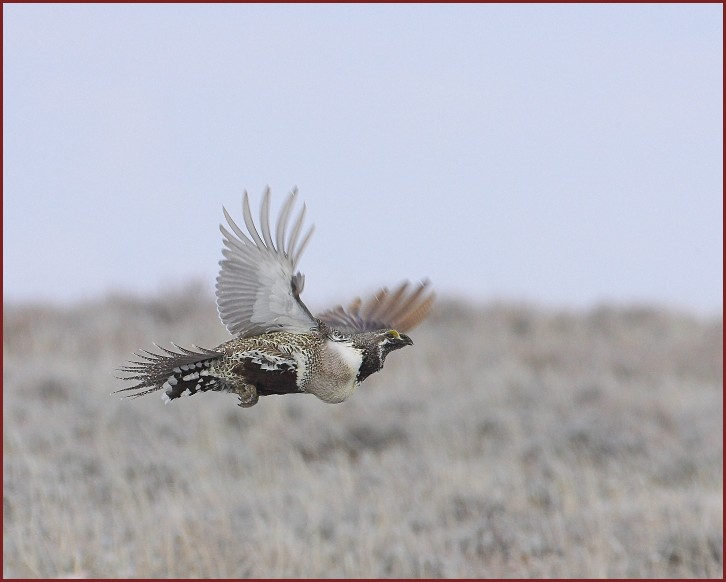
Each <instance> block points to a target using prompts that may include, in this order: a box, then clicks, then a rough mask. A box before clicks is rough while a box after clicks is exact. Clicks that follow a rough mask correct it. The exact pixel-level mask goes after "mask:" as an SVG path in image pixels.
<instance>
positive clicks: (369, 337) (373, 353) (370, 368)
mask: <svg viewBox="0 0 726 582" xmlns="http://www.w3.org/2000/svg"><path fill="white" fill-rule="evenodd" d="M352 343H353V345H354V347H356V348H358V349H360V350H361V351H362V352H363V363H362V365H361V367H360V370H359V372H358V378H357V380H358V382H362V381H363V380H365V379H366V378H367V377H368V376H370V375H371V374H373V373H375V372H378V371H379V370H380V369H382V368H383V364H384V363H385V361H386V356H387V355H388V354H389V353H391V352H392V351H394V350H399V349H401V348H403V347H405V346H412V345H413V340H411V338H410V337H408V336H407V335H406V334H404V333H399V332H398V331H396V330H395V329H380V330H377V331H370V332H364V333H359V334H355V335H353V337H352Z"/></svg>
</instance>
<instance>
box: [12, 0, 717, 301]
mask: <svg viewBox="0 0 726 582" xmlns="http://www.w3.org/2000/svg"><path fill="white" fill-rule="evenodd" d="M3 13H4V17H5V18H4V29H3V32H4V34H3V48H4V52H3V55H4V56H3V64H4V67H3V80H4V108H3V121H4V133H3V140H4V150H3V155H4V162H5V164H4V168H5V171H4V174H3V186H4V200H3V207H4V218H3V242H4V246H3V274H4V285H3V292H4V297H5V298H6V299H11V300H18V301H20V300H39V299H43V300H53V301H56V302H57V301H63V302H68V301H73V300H76V299H81V298H89V297H97V296H99V295H100V294H102V293H104V292H108V291H110V290H127V291H130V292H155V291H160V290H163V289H165V288H167V287H168V286H169V285H170V284H173V283H180V282H184V281H186V280H188V279H189V278H198V279H199V280H200V281H201V282H203V284H204V285H205V286H206V287H207V289H209V290H210V291H211V290H212V289H213V284H214V278H215V277H216V273H217V262H218V260H219V259H220V258H221V236H220V234H219V231H218V229H217V225H218V224H219V223H220V222H221V221H222V218H223V217H222V206H223V205H224V206H226V207H227V208H228V209H229V210H231V211H232V212H233V214H234V215H235V216H239V214H240V211H241V210H240V200H241V194H242V192H243V190H245V189H246V190H248V191H249V192H250V194H251V195H252V197H253V204H254V203H255V202H258V200H259V197H260V195H261V193H262V191H263V189H264V187H265V186H266V185H269V186H270V187H271V188H272V190H273V194H274V195H275V198H274V201H273V202H274V203H277V205H279V203H280V201H281V200H282V197H283V196H284V195H285V194H286V193H287V191H289V190H290V189H291V188H292V187H293V186H297V187H298V188H299V189H300V193H301V196H302V199H303V200H304V201H306V202H307V205H308V207H309V217H310V220H311V222H314V223H316V224H317V226H318V228H317V231H316V233H315V236H314V238H313V241H312V244H311V246H310V247H309V249H308V250H307V252H306V255H305V258H304V260H303V262H302V264H301V268H302V269H303V270H304V271H305V273H306V274H307V287H306V298H307V300H308V301H309V302H310V303H312V304H313V305H318V304H320V305H324V304H325V302H327V301H329V300H331V299H335V300H345V299H347V298H349V297H352V296H354V295H355V294H357V293H360V292H361V291H364V290H365V289H361V286H365V285H370V287H371V288H373V287H375V286H377V285H379V284H394V283H396V282H398V281H399V280H401V279H404V278H413V279H417V278H421V277H424V276H428V277H430V278H431V279H432V280H433V281H434V282H435V284H436V287H437V289H439V291H440V292H444V293H449V294H454V295H458V296H463V297H467V298H472V299H478V300H479V299H485V300H488V299H493V298H494V299H498V298H505V299H512V298H515V299H522V300H526V301H534V302H537V303H541V304H543V305H553V306H578V307H582V306H591V305H593V304H596V303H599V302H602V301H609V302H613V301H614V302H619V303H627V302H655V303H658V304H663V305H666V306H676V307H681V308H686V309H691V310H697V311H700V312H706V313H713V312H720V311H721V310H722V292H723V282H722V279H723V255H722V248H723V245H722V242H723V233H722V215H723V212H722V210H723V196H722V184H723V166H722V159H723V51H722V42H723V23H722V18H721V16H722V7H721V6H720V5H713V4H712V5H695V6H690V5H689V6H685V5H655V6H652V5H638V6H609V5H588V6H552V5H549V6H548V5H543V6H500V5H473V6H443V5H421V6H382V5H373V6H367V5H339V6H290V5H273V6H254V5H245V6H235V5H217V6H206V5H205V6H202V5H189V6H182V5H179V6H174V7H169V6H162V5H148V6H123V5H117V6H76V5H63V4H60V5H34V6H21V5H9V6H5V7H4V9H3ZM273 207H276V206H273ZM331 273H334V274H335V277H334V278H332V277H331V276H330V275H331Z"/></svg>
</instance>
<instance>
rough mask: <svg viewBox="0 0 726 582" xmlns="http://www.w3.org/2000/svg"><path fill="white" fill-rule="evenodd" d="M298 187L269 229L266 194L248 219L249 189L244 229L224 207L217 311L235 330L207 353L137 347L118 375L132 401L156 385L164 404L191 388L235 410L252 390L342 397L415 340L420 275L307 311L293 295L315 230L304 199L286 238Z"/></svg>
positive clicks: (252, 400) (423, 303) (252, 398)
mask: <svg viewBox="0 0 726 582" xmlns="http://www.w3.org/2000/svg"><path fill="white" fill-rule="evenodd" d="M296 197H297V191H296V190H293V191H292V192H291V193H290V195H289V196H288V198H287V200H286V201H285V203H284V205H283V206H282V209H281V210H280V216H279V219H278V221H277V226H276V228H275V230H274V232H273V231H272V229H271V228H270V216H269V215H270V190H269V188H268V189H267V190H266V192H265V195H264V197H263V199H262V207H261V212H260V224H259V226H260V231H261V234H260V231H258V230H257V227H256V226H255V224H254V221H253V219H252V213H251V211H250V204H249V198H248V197H247V192H245V194H244V199H243V203H242V217H243V219H244V222H245V226H246V227H247V231H248V233H249V234H246V233H244V232H243V231H242V229H241V228H239V227H238V226H237V224H236V223H235V222H234V220H232V217H231V216H230V215H229V213H228V212H227V210H226V209H224V208H223V211H224V215H225V218H226V219H227V222H228V223H229V227H230V229H231V230H232V232H230V231H229V230H227V229H226V228H225V227H224V226H223V225H222V226H220V229H221V231H222V234H223V235H224V246H225V247H226V248H224V249H223V251H222V253H223V255H224V259H223V260H222V261H220V265H221V269H220V271H219V276H218V277H217V287H216V288H217V310H218V311H219V316H220V319H221V320H222V322H223V323H224V325H225V326H226V327H227V330H228V331H229V332H230V333H232V334H233V335H234V336H236V338H235V339H232V340H229V341H227V342H225V343H223V344H222V345H220V346H217V347H216V348H214V349H213V350H209V349H205V348H199V347H197V346H193V347H194V351H192V350H188V349H185V348H181V347H179V346H177V345H176V344H172V345H173V346H174V347H175V348H177V349H178V350H179V351H178V352H177V351H171V350H167V349H165V348H162V347H160V346H158V345H156V344H154V345H156V347H157V348H158V349H159V350H161V351H163V352H164V353H163V354H161V355H160V354H155V353H151V352H148V351H146V350H142V352H143V353H138V354H136V356H137V357H138V358H140V359H141V361H132V362H129V363H128V364H127V365H126V366H123V367H122V368H121V369H120V371H121V372H123V373H124V374H125V377H123V378H121V379H123V380H132V381H135V382H136V384H135V385H134V386H131V387H129V388H122V389H121V390H118V391H117V392H123V391H126V390H136V392H135V393H133V394H131V395H130V396H131V397H136V396H142V395H144V394H148V393H150V392H154V391H156V390H162V391H163V392H162V398H163V399H164V401H165V402H167V403H168V402H169V401H171V400H174V399H176V398H179V397H180V396H185V395H191V394H196V393H197V392H207V391H210V390H211V391H216V392H231V393H234V394H237V395H238V396H239V406H242V407H245V408H246V407H250V406H253V405H255V404H256V403H257V401H258V399H259V397H260V396H267V395H270V394H290V393H309V394H314V395H315V396H317V397H318V398H320V399H321V400H323V401H325V402H329V403H338V402H343V401H344V400H345V399H347V398H348V397H349V396H350V395H351V394H353V392H354V391H355V389H356V388H357V387H358V386H359V385H360V383H361V382H363V380H365V379H366V378H367V377H368V376H370V375H371V374H373V373H375V372H378V371H379V370H381V369H382V368H383V364H384V362H385V359H386V356H387V355H388V354H389V353H390V352H392V351H393V350H397V349H400V348H402V347H404V346H410V345H412V344H413V342H412V341H411V338H410V337H408V336H407V335H405V334H404V333H403V332H405V331H408V330H409V329H411V328H412V327H414V326H415V325H417V324H418V323H420V322H421V321H422V320H423V319H424V318H425V317H426V315H427V314H428V312H429V310H430V309H431V305H432V303H433V301H434V294H433V292H431V291H430V289H429V283H428V281H425V282H422V283H420V284H418V285H414V286H410V285H409V283H408V282H404V283H403V284H401V285H399V286H398V287H397V288H395V289H394V290H393V291H389V290H388V289H386V288H383V289H381V290H380V291H379V292H378V293H376V294H375V295H373V296H372V297H371V298H370V299H368V300H367V301H361V300H360V299H356V300H355V301H353V302H352V303H351V304H350V305H349V306H348V308H343V307H342V306H337V307H335V308H333V309H330V310H328V311H325V312H324V313H321V314H319V315H318V316H317V317H315V316H313V315H312V314H311V313H310V311H309V310H308V308H307V307H306V306H305V304H304V303H303V301H302V299H301V298H300V293H301V292H302V290H303V285H304V281H305V278H304V276H303V275H302V274H301V273H300V272H297V273H296V272H295V269H296V267H297V264H298V261H299V260H300V255H301V254H302V252H303V250H304V249H305V246H306V245H307V243H308V241H309V240H310V236H311V235H312V233H313V227H310V228H309V229H308V230H307V231H306V232H305V233H304V234H303V220H304V218H305V205H303V206H302V210H301V211H300V212H299V213H298V215H297V218H296V219H295V220H294V222H293V224H292V228H291V230H290V232H289V234H288V223H289V222H290V219H291V215H292V213H293V206H294V205H295V200H296Z"/></svg>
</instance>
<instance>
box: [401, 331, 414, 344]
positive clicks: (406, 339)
mask: <svg viewBox="0 0 726 582" xmlns="http://www.w3.org/2000/svg"><path fill="white" fill-rule="evenodd" d="M401 344H402V345H404V346H412V345H413V340H412V339H411V338H410V337H408V336H407V335H406V334H405V333H402V334H401Z"/></svg>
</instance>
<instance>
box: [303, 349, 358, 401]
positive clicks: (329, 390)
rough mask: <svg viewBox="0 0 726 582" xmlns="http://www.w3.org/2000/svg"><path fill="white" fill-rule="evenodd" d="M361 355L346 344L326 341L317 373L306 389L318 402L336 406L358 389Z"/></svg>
mask: <svg viewBox="0 0 726 582" xmlns="http://www.w3.org/2000/svg"><path fill="white" fill-rule="evenodd" d="M362 362H363V353H362V352H361V351H360V350H358V349H356V348H354V347H353V346H352V345H351V344H349V343H346V342H331V341H327V342H325V344H324V345H323V346H322V349H321V361H320V367H319V369H318V371H317V372H316V373H315V374H314V377H313V378H311V380H310V384H308V386H307V387H306V390H307V392H310V393H312V394H315V396H317V397H318V398H320V400H323V401H324V402H329V403H331V404H337V403H338V402H343V400H345V399H347V398H348V397H349V396H350V395H351V394H353V392H355V389H356V388H357V387H358V385H357V384H356V381H355V378H356V376H357V375H358V370H359V369H360V366H361V363H362Z"/></svg>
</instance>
